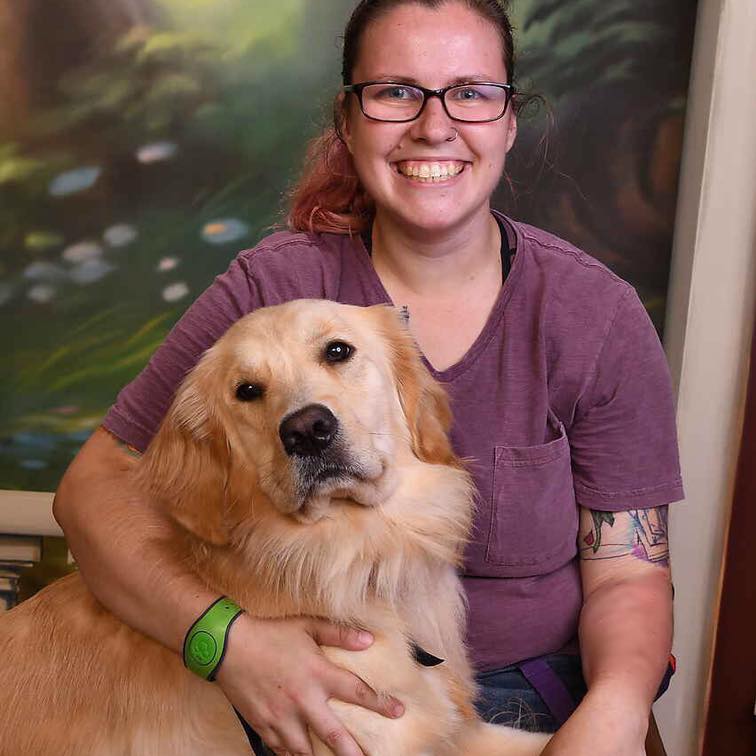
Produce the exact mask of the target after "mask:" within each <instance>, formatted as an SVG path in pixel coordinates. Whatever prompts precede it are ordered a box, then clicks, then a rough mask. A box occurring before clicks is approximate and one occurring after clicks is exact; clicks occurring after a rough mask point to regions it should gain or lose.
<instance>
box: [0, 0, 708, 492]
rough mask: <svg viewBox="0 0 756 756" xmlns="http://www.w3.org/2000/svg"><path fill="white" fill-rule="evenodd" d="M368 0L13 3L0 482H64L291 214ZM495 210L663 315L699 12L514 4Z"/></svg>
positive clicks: (7, 10)
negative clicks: (216, 283)
mask: <svg viewBox="0 0 756 756" xmlns="http://www.w3.org/2000/svg"><path fill="white" fill-rule="evenodd" d="M352 6H353V2H352V0H277V2H276V3H270V2H268V1H267V0H86V1H84V0H56V1H55V2H50V1H49V0H0V351H1V352H2V354H3V356H4V359H3V360H2V362H0V488H4V489H21V490H54V488H55V487H56V485H57V483H58V481H59V479H60V476H61V474H62V472H63V470H64V469H65V467H66V465H67V464H68V462H69V461H70V459H71V458H72V456H73V455H74V454H75V453H76V451H77V450H78V448H79V447H80V446H81V444H82V443H83V441H84V440H85V439H86V438H87V436H88V435H89V434H90V433H91V432H92V430H93V429H94V428H95V427H96V426H97V424H98V423H99V421H100V419H101V418H102V416H103V415H104V413H105V411H106V410H107V408H108V406H109V405H110V403H111V402H112V401H113V399H114V397H115V395H116V393H117V391H118V389H119V388H120V387H121V386H123V385H124V384H125V383H127V382H128V381H129V380H130V379H131V378H132V377H133V376H135V375H136V374H137V373H138V372H139V370H140V369H141V368H142V367H143V365H144V364H145V363H146V361H147V359H148V358H149V356H150V354H151V353H152V351H153V350H154V349H155V348H156V346H157V345H158V344H159V343H160V342H161V340H162V339H163V338H164V337H165V335H166V333H167V332H168V330H169V329H170V327H171V325H172V324H173V323H174V322H175V321H176V319H177V318H178V317H179V316H180V315H181V313H182V312H183V311H184V309H185V308H186V307H187V306H188V305H189V304H190V302H191V301H192V300H193V299H194V298H195V297H196V296H197V295H198V294H199V293H200V292H201V291H202V290H203V289H204V288H205V287H206V286H207V285H208V284H209V283H210V282H211V281H212V278H213V277H214V276H215V275H216V274H218V273H220V272H221V271H223V270H224V269H225V268H226V266H227V265H228V263H229V261H230V260H231V259H232V258H233V257H234V255H235V254H236V253H237V252H238V250H240V249H242V248H245V247H250V246H252V245H254V244H255V243H256V242H257V241H258V240H259V239H260V238H261V237H262V236H263V235H264V234H265V233H267V232H268V231H269V230H270V229H271V227H272V226H274V225H275V224H276V223H279V222H281V220H282V214H281V210H282V197H283V195H284V194H285V191H286V188H287V186H288V185H289V184H290V183H291V181H292V179H293V178H294V176H296V174H297V171H298V169H299V167H300V165H301V160H302V157H303V153H304V147H305V143H306V140H307V138H308V137H309V136H311V135H313V134H314V133H315V132H316V131H317V130H318V129H319V128H320V126H321V125H322V124H323V123H324V122H325V121H326V120H327V118H328V114H329V110H330V103H331V101H332V97H333V95H334V94H335V92H336V91H337V88H338V86H339V79H338V72H339V69H340V66H339V55H340V50H339V45H340V40H339V35H340V34H341V30H342V29H343V26H344V22H345V20H346V18H347V16H348V13H349V11H350V10H351V8H352ZM512 13H513V19H514V21H515V23H516V26H517V28H518V33H517V38H518V42H519V48H520V57H519V62H518V73H519V84H520V86H521V87H524V88H526V89H528V90H531V91H536V92H539V93H540V94H542V95H543V98H544V100H545V102H546V105H545V106H544V105H542V106H540V107H533V108H528V111H530V112H527V113H525V114H523V118H522V120H521V129H520V135H519V138H518V144H517V146H516V148H515V151H514V152H513V154H512V157H511V160H510V164H509V166H510V168H509V180H508V181H506V182H503V184H502V187H501V188H500V191H499V192H498V194H497V198H496V200H497V205H498V206H499V207H501V208H502V209H504V210H506V211H507V212H509V213H511V214H512V215H514V216H515V217H519V218H521V219H523V220H526V221H528V222H530V223H534V224H536V225H539V226H542V227H545V228H548V229H549V230H552V231H554V232H555V233H557V234H559V235H562V236H564V237H565V238H567V239H569V240H570V241H572V242H574V243H576V244H578V245H579V246H582V247H583V248H584V249H585V250H586V251H588V252H590V253H591V254H594V255H595V256H596V257H598V258H600V259H601V260H603V261H605V262H606V263H607V264H609V265H610V266H611V267H612V268H613V269H615V270H616V271H617V272H618V273H619V274H620V275H622V276H623V277H625V278H627V279H628V280H630V281H631V282H632V283H633V284H634V285H635V286H636V287H637V288H638V290H639V291H640V293H641V295H642V297H643V299H644V302H645V303H646V305H647V307H648V308H649V311H650V313H651V315H652V317H653V318H654V321H655V322H656V324H657V326H660V324H661V322H662V318H663V311H664V301H665V291H666V288H667V278H668V270H669V256H670V248H671V236H672V226H673V216H674V207H675V200H676V184H677V176H678V163H679V156H680V145H681V138H682V122H683V116H684V108H685V94H686V86H687V78H688V69H689V58H690V49H691V40H692V34H693V21H694V16H695V6H694V3H693V2H691V1H690V0H671V1H670V2H666V3H657V2H653V1H652V0H640V1H639V0H636V1H635V2H627V1H626V0H570V2H569V3H564V2H556V0H519V1H516V2H515V3H514V4H513V8H512Z"/></svg>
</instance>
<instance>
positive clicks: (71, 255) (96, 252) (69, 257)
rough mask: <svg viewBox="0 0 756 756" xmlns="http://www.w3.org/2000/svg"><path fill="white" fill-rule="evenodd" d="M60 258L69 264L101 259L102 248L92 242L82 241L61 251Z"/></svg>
mask: <svg viewBox="0 0 756 756" xmlns="http://www.w3.org/2000/svg"><path fill="white" fill-rule="evenodd" d="M61 257H62V258H63V259H64V260H65V261H66V262H70V263H82V262H85V261H87V260H96V259H97V258H98V257H102V247H101V246H100V245H99V244H98V243H97V242H94V241H82V242H78V243H77V244H71V245H69V246H68V247H66V248H65V249H64V250H63V253H62V254H61Z"/></svg>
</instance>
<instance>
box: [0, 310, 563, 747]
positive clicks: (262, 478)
mask: <svg viewBox="0 0 756 756" xmlns="http://www.w3.org/2000/svg"><path fill="white" fill-rule="evenodd" d="M449 423H450V412H449V408H448V405H447V400H446V397H445V394H444V392H443V391H442V390H441V388H439V386H438V385H437V384H436V383H435V382H434V381H433V380H432V378H431V377H430V375H429V374H428V372H427V371H426V370H425V368H424V366H423V364H422V362H421V360H420V358H419V355H418V352H417V350H416V348H415V346H414V344H413V341H412V339H411V337H410V335H409V332H408V330H407V329H406V327H405V325H404V324H403V323H402V321H401V317H400V315H399V313H398V312H397V311H396V310H394V309H391V308H387V307H383V306H380V307H370V308H361V307H352V306H346V305H339V304H335V303H333V302H326V301H315V300H299V301H295V302H290V303H287V304H284V305H279V306H276V307H269V308H264V309H261V310H258V311H256V312H254V313H253V314H251V315H248V316H246V317H244V318H242V319H241V320H239V321H238V322H237V323H236V324H234V325H233V326H232V327H231V328H230V329H229V330H228V332H227V333H226V334H225V335H224V336H223V337H222V338H221V339H220V340H219V341H218V342H217V344H215V345H214V346H213V347H211V348H210V349H209V350H208V351H207V352H206V353H205V354H204V355H203V357H202V359H201V360H200V362H199V363H198V365H197V366H196V368H195V369H194V370H193V371H192V372H191V373H190V374H189V376H188V377H187V378H186V380H185V381H184V383H183V384H182V386H181V387H180V389H179V391H178V392H177V395H176V397H175V401H174V402H173V404H172V406H171V408H170V410H169V411H168V413H167V415H166V417H165V420H164V421H163V423H162V425H161V427H160V430H159V431H158V433H157V435H156V436H155V438H154V440H153V442H152V443H151V445H150V447H149V449H148V450H147V451H146V453H145V455H144V456H143V458H142V460H141V461H140V463H139V465H137V466H136V469H137V473H136V475H137V476H138V477H139V480H140V482H141V483H142V484H143V486H144V490H145V492H148V494H149V495H150V496H151V497H152V498H153V500H154V501H156V502H158V503H159V504H160V505H161V506H162V507H164V508H165V510H166V512H168V513H169V514H170V516H171V517H172V518H174V520H175V521H176V523H177V525H178V527H177V529H176V532H177V534H179V535H177V538H176V542H175V544H174V546H175V548H176V549H177V550H178V552H179V553H180V554H182V556H183V558H185V559H188V564H189V566H190V567H191V568H192V569H194V570H195V571H196V573H197V574H198V575H200V576H202V577H203V578H204V579H205V580H206V581H207V584H208V586H209V587H211V588H212V589H213V590H215V591H217V592H218V594H225V595H227V596H230V597H231V598H233V599H234V600H235V601H236V602H237V603H238V604H240V605H241V606H242V607H244V608H245V609H246V611H248V612H250V613H253V614H254V615H255V616H259V617H269V618H277V617H287V616H292V615H310V616H317V617H322V618H326V619H329V620H332V621H335V622H338V623H346V624H350V625H354V626H359V627H364V628H367V629H369V630H371V631H372V632H373V634H374V636H375V641H374V643H373V644H372V645H371V646H370V647H369V648H367V649H366V650H364V651H346V650H343V649H338V648H324V649H323V650H324V652H325V654H326V655H327V656H328V658H330V659H331V660H332V661H333V662H334V663H336V664H338V665H341V666H342V667H344V668H346V669H348V670H350V671H351V672H353V673H354V674H355V675H358V676H359V677H360V678H362V679H363V680H364V681H365V682H366V683H367V684H368V685H370V686H372V687H373V688H374V689H375V690H376V691H378V692H379V693H382V694H383V693H385V694H390V695H393V696H396V698H398V699H399V700H400V701H402V702H403V703H404V705H405V713H404V715H403V716H402V717H400V718H399V719H396V720H393V719H389V718H385V717H383V716H381V715H380V714H377V713H375V712H373V711H369V710H367V709H364V708H362V707H359V706H355V705H352V704H347V703H344V702H340V701H337V700H331V701H330V702H329V704H330V705H331V706H332V707H333V709H334V711H335V712H336V713H337V714H338V716H339V717H340V718H341V720H342V721H343V722H344V723H345V725H346V726H347V728H348V729H349V730H350V731H351V732H352V734H353V735H354V737H355V738H356V740H357V741H358V742H359V744H360V746H361V748H362V749H363V751H364V752H365V754H368V756H493V755H494V754H495V755H497V756H535V755H536V754H539V753H540V752H541V750H542V749H543V747H544V746H545V744H546V742H547V741H548V736H545V735H537V734H531V733H526V732H521V731H518V730H515V729H511V728H506V727H500V726H494V725H490V724H486V723H483V722H482V721H480V720H479V719H478V717H477V716H476V713H475V710H474V708H473V700H474V696H475V685H474V681H473V675H472V671H471V668H470V665H469V663H468V660H467V657H466V652H465V648H464V645H463V639H462V633H463V627H464V617H465V607H464V603H463V598H462V593H461V588H460V583H459V580H458V576H457V568H458V567H459V564H460V558H461V553H462V547H463V544H464V542H465V539H466V538H467V535H468V531H469V528H470V523H471V501H472V496H471V493H472V490H471V481H470V478H469V476H468V475H467V473H466V472H465V471H464V469H463V468H462V466H461V465H460V463H459V461H458V460H457V458H456V457H455V455H454V453H453V452H452V449H451V447H450V444H449V441H448V438H447V429H448V426H449ZM413 644H417V646H419V647H420V648H422V649H423V650H425V651H427V652H429V653H430V654H433V655H434V656H437V657H439V658H440V659H443V660H444V661H443V663H441V664H438V665H437V666H423V665H422V664H420V663H418V661H417V660H416V658H415V655H414V654H413V647H414V645H413ZM0 648H2V649H3V668H2V681H1V682H0V752H1V753H2V754H3V756H41V755H42V754H56V756H69V755H70V756H73V755H74V754H75V755H76V756H81V755H82V754H98V756H99V755H101V754H107V755H110V754H135V755H136V754H138V755H148V754H149V755H151V756H153V755H154V756H173V755H175V756H189V755H190V754H197V755H198V756H199V755H200V754H201V755H202V756H211V755H214V754H217V755H220V754H249V753H250V746H249V744H248V742H247V739H246V737H245V735H244V733H243V730H242V728H241V726H240V724H239V722H238V720H237V718H236V715H235V714H234V711H233V709H232V707H231V706H230V705H229V703H228V701H227V700H226V698H225V696H224V695H223V693H222V691H221V690H220V689H219V688H218V687H217V686H216V685H215V684H214V683H211V682H206V681H204V680H201V679H200V678H198V677H196V676H195V675H193V674H192V673H191V672H189V671H188V670H187V669H185V668H184V666H183V664H182V661H181V659H180V658H179V657H178V656H177V655H176V654H175V653H173V652H171V651H169V650H167V649H165V648H163V647H162V646H161V645H160V644H158V643H156V642H155V641H153V640H151V639H150V638H147V637H145V636H143V635H141V634H140V633H138V632H136V631H134V630H132V629H130V628H129V627H127V626H126V625H124V624H123V623H122V622H120V621H119V620H118V619H116V618H115V617H114V616H112V615H111V614H110V613H109V612H107V611H106V610H105V609H104V608H103V607H102V606H101V605H99V604H98V603H97V601H96V600H95V599H94V597H93V596H92V595H91V594H90V593H89V592H88V590H87V588H86V587H85V585H84V583H83V582H82V581H81V579H80V578H79V577H78V575H73V576H69V577H67V578H65V579H63V580H61V581H59V582H57V583H54V584H53V585H51V586H49V587H48V588H46V589H45V590H43V591H41V592H40V593H38V594H37V595H36V596H34V597H33V598H31V599H30V600H28V601H26V602H24V603H22V604H21V605H19V606H18V607H17V608H15V609H13V610H12V611H10V612H9V613H7V614H6V615H4V616H3V617H2V619H1V620H0ZM311 737H312V744H313V751H314V753H315V754H317V756H326V754H331V753H332V752H331V750H330V749H329V748H327V747H326V746H325V745H324V744H323V743H322V742H320V741H319V740H318V739H317V738H316V737H315V736H314V735H312V736H311Z"/></svg>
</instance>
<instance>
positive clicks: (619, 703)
mask: <svg viewBox="0 0 756 756" xmlns="http://www.w3.org/2000/svg"><path fill="white" fill-rule="evenodd" d="M648 719H649V712H648V711H647V710H646V707H645V706H644V705H643V704H642V703H640V702H632V701H628V700H623V697H622V694H621V691H617V692H616V693H615V692H614V691H612V690H604V689H602V688H595V689H594V688H591V690H589V691H588V694H587V695H586V696H585V698H584V699H583V701H582V703H581V704H580V706H578V707H577V709H575V712H574V713H573V714H572V716H571V717H570V718H569V719H568V720H567V722H565V724H564V725H562V727H561V728H560V729H559V731H558V732H557V733H556V735H554V737H553V738H552V739H551V740H550V741H549V744H548V746H546V748H545V750H544V751H543V754H542V756H585V754H586V753H590V754H591V756H645V753H646V751H645V747H644V744H645V740H646V732H647V731H648Z"/></svg>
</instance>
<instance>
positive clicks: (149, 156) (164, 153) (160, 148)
mask: <svg viewBox="0 0 756 756" xmlns="http://www.w3.org/2000/svg"><path fill="white" fill-rule="evenodd" d="M177 152H178V145H177V144H176V143H175V142H152V143H151V144H145V145H143V146H142V147H140V148H139V149H138V150H137V151H136V159H137V160H138V161H139V162H140V163H144V164H149V163H159V162H161V161H162V160H170V159H171V158H173V157H175V156H176V153H177Z"/></svg>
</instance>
